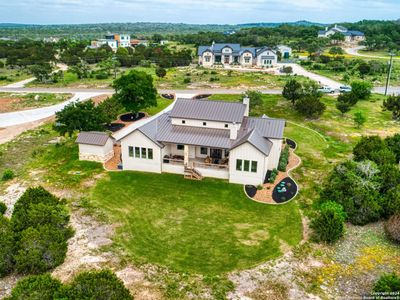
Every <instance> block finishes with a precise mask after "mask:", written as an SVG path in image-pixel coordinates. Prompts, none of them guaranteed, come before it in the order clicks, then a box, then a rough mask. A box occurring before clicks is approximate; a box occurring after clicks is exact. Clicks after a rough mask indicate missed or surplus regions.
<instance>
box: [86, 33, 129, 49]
mask: <svg viewBox="0 0 400 300" xmlns="http://www.w3.org/2000/svg"><path fill="white" fill-rule="evenodd" d="M103 45H108V46H110V47H111V49H113V50H114V51H116V50H117V49H118V47H124V48H126V47H130V46H131V37H130V35H129V34H111V35H106V36H105V38H104V39H99V40H95V41H91V43H90V46H89V48H92V49H96V48H100V47H101V46H103Z"/></svg>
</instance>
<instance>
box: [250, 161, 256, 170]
mask: <svg viewBox="0 0 400 300" xmlns="http://www.w3.org/2000/svg"><path fill="white" fill-rule="evenodd" d="M251 172H252V173H257V162H256V161H254V160H253V161H251Z"/></svg>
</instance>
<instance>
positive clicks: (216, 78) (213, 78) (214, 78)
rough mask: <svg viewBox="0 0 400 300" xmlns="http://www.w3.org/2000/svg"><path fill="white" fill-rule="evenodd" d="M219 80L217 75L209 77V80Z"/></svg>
mask: <svg viewBox="0 0 400 300" xmlns="http://www.w3.org/2000/svg"><path fill="white" fill-rule="evenodd" d="M214 81H219V77H217V76H215V77H210V82H214Z"/></svg>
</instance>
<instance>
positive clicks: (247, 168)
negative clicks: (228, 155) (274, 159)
mask: <svg viewBox="0 0 400 300" xmlns="http://www.w3.org/2000/svg"><path fill="white" fill-rule="evenodd" d="M236 171H243V172H252V173H257V162H256V161H254V160H252V161H250V160H243V159H237V160H236Z"/></svg>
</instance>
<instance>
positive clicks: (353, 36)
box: [318, 24, 365, 42]
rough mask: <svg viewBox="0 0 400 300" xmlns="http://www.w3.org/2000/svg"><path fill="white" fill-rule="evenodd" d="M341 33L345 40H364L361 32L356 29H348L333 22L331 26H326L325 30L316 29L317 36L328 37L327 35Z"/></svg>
mask: <svg viewBox="0 0 400 300" xmlns="http://www.w3.org/2000/svg"><path fill="white" fill-rule="evenodd" d="M335 33H341V34H343V35H344V40H345V42H361V41H364V40H365V35H364V33H363V32H361V31H358V30H348V29H347V28H346V27H343V26H340V25H337V24H335V26H333V27H332V28H328V27H326V28H325V30H320V31H318V37H320V38H328V37H329V36H331V35H333V34H335Z"/></svg>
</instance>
